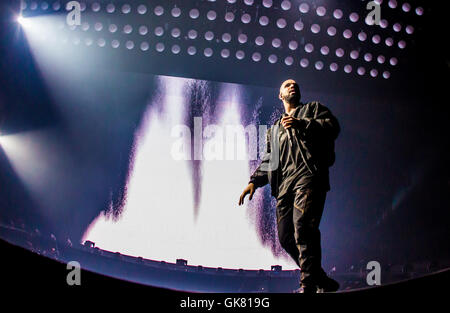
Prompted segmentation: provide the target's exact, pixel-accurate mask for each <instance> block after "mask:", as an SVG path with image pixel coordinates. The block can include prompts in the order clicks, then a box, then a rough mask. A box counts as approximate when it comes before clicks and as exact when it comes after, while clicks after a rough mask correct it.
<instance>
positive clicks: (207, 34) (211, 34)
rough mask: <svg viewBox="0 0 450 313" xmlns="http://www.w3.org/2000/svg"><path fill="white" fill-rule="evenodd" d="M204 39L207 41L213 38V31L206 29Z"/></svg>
mask: <svg viewBox="0 0 450 313" xmlns="http://www.w3.org/2000/svg"><path fill="white" fill-rule="evenodd" d="M205 39H206V40H208V41H211V40H213V39H214V33H213V32H212V31H207V32H206V33H205Z"/></svg>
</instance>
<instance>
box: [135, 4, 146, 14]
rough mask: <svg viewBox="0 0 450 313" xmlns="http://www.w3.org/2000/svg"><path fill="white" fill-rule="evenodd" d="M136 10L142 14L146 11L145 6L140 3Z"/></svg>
mask: <svg viewBox="0 0 450 313" xmlns="http://www.w3.org/2000/svg"><path fill="white" fill-rule="evenodd" d="M137 11H138V13H139V14H141V15H144V14H145V13H147V6H145V5H144V4H141V5H139V6H138V8H137Z"/></svg>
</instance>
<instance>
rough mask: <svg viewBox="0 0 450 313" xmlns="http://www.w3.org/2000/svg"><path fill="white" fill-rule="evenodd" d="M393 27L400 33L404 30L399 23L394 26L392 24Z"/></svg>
mask: <svg viewBox="0 0 450 313" xmlns="http://www.w3.org/2000/svg"><path fill="white" fill-rule="evenodd" d="M392 29H393V30H394V31H395V32H397V33H398V32H400V31H401V30H402V25H400V24H399V23H395V24H394V26H392Z"/></svg>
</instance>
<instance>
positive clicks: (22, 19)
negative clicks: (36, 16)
mask: <svg viewBox="0 0 450 313" xmlns="http://www.w3.org/2000/svg"><path fill="white" fill-rule="evenodd" d="M17 23H19V24H20V25H22V26H23V27H27V26H29V25H30V19H28V18H25V17H23V16H22V15H20V16H19V17H18V18H17Z"/></svg>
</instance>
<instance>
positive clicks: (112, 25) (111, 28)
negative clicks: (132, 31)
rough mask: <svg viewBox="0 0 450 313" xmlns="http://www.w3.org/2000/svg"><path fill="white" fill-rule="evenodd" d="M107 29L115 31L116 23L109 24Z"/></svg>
mask: <svg viewBox="0 0 450 313" xmlns="http://www.w3.org/2000/svg"><path fill="white" fill-rule="evenodd" d="M108 29H109V31H110V32H111V33H115V32H116V31H117V25H116V24H110V25H109V27H108Z"/></svg>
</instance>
